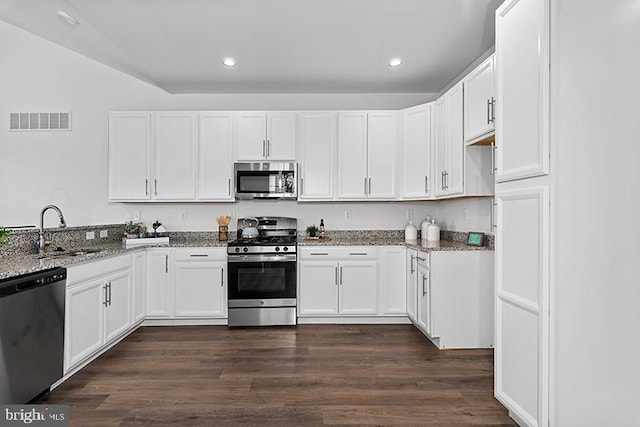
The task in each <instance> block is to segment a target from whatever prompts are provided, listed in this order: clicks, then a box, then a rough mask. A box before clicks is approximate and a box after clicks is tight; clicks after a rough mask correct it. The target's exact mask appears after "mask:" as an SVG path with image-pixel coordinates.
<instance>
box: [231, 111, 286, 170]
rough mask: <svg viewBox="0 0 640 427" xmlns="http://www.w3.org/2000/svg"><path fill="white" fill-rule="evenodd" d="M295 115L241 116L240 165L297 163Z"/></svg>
mask: <svg viewBox="0 0 640 427" xmlns="http://www.w3.org/2000/svg"><path fill="white" fill-rule="evenodd" d="M295 146H296V113H293V112H269V113H266V112H241V113H238V130H237V141H236V158H237V159H238V160H239V161H264V160H290V161H293V160H295V155H296V153H295Z"/></svg>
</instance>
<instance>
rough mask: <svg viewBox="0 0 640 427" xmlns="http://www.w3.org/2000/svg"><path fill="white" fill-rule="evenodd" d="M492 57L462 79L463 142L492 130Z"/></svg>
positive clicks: (493, 96) (493, 94) (493, 93)
mask: <svg viewBox="0 0 640 427" xmlns="http://www.w3.org/2000/svg"><path fill="white" fill-rule="evenodd" d="M493 68H494V56H493V55H492V56H491V57H489V58H487V59H486V60H485V61H484V62H483V63H482V64H480V65H479V66H478V67H477V68H476V69H475V70H473V71H472V72H471V73H469V75H468V76H467V77H466V78H465V79H464V140H465V141H467V142H468V141H473V140H474V139H477V138H478V137H481V136H483V135H485V134H488V133H490V132H492V131H493V129H494V122H495V120H494V115H495V114H494V108H493V105H494V101H495V92H494V76H493V75H494V73H493Z"/></svg>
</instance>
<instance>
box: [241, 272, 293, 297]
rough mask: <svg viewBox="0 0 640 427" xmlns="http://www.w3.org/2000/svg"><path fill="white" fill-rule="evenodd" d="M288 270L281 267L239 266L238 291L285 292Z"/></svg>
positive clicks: (247, 292)
mask: <svg viewBox="0 0 640 427" xmlns="http://www.w3.org/2000/svg"><path fill="white" fill-rule="evenodd" d="M286 279H287V270H286V269H285V268H284V267H281V268H273V267H272V268H269V269H268V270H265V269H264V267H263V268H239V269H238V293H240V294H256V293H263V294H273V293H279V292H284V291H285V289H286V288H287V281H286Z"/></svg>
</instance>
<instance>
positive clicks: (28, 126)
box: [9, 111, 71, 131]
mask: <svg viewBox="0 0 640 427" xmlns="http://www.w3.org/2000/svg"><path fill="white" fill-rule="evenodd" d="M9 130H11V131H59V130H71V113H70V112H68V111H64V112H61V113H9Z"/></svg>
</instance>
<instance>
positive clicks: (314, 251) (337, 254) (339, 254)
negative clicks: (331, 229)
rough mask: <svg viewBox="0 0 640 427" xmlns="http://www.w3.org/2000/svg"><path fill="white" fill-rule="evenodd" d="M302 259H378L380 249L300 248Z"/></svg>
mask: <svg viewBox="0 0 640 427" xmlns="http://www.w3.org/2000/svg"><path fill="white" fill-rule="evenodd" d="M299 252H300V259H306V260H312V259H335V260H342V261H344V260H358V259H376V258H377V257H378V249H377V248H376V247H375V246H314V247H302V248H300V251H299Z"/></svg>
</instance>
